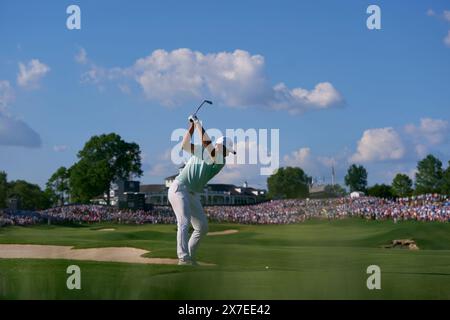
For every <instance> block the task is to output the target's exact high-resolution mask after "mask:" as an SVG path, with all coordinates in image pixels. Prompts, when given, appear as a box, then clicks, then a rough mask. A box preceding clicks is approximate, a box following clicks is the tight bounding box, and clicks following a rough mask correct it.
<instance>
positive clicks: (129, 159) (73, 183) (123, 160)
mask: <svg viewBox="0 0 450 320" xmlns="http://www.w3.org/2000/svg"><path fill="white" fill-rule="evenodd" d="M78 158H79V161H78V162H77V163H76V164H75V165H74V166H72V167H71V169H70V188H71V193H72V195H73V196H74V200H78V201H80V202H87V201H89V200H90V199H91V198H92V197H95V196H98V195H100V194H103V193H106V194H107V202H108V204H109V202H110V201H109V200H110V199H109V189H110V186H111V184H112V183H113V182H116V181H119V180H126V179H129V177H130V176H132V175H133V176H135V177H140V176H141V175H142V169H141V151H140V148H139V145H138V144H136V143H134V142H132V143H128V142H125V141H124V140H122V138H121V137H120V136H119V135H117V134H115V133H110V134H103V135H100V136H93V137H92V138H91V139H90V140H89V141H88V142H86V144H85V145H84V148H83V149H82V150H81V151H80V152H78Z"/></svg>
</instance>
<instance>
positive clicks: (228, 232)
mask: <svg viewBox="0 0 450 320" xmlns="http://www.w3.org/2000/svg"><path fill="white" fill-rule="evenodd" d="M238 232H239V230H235V229H230V230H223V231H214V232H208V234H207V235H208V236H224V235H227V234H233V233H238Z"/></svg>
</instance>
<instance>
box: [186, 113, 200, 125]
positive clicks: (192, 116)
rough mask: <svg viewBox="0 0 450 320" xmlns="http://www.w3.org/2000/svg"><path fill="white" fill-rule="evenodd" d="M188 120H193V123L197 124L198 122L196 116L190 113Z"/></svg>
mask: <svg viewBox="0 0 450 320" xmlns="http://www.w3.org/2000/svg"><path fill="white" fill-rule="evenodd" d="M188 120H189V122H193V123H194V124H197V123H198V122H199V120H198V118H197V116H194V115H190V116H189V118H188Z"/></svg>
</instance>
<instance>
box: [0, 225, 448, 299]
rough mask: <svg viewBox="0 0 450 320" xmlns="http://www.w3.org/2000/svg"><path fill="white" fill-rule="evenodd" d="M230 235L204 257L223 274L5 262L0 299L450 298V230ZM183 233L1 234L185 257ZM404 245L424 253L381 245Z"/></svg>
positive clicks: (243, 229)
mask: <svg viewBox="0 0 450 320" xmlns="http://www.w3.org/2000/svg"><path fill="white" fill-rule="evenodd" d="M99 227H103V228H115V229H116V230H115V231H110V232H99V231H96V230H95V229H98V228H99ZM225 229H238V230H239V233H237V234H231V235H224V236H215V237H207V238H206V239H205V241H204V242H203V243H202V245H201V247H200V249H199V260H201V261H204V262H211V263H214V264H217V266H214V267H199V268H193V267H179V266H170V265H138V264H126V263H104V262H102V263H101V262H91V261H67V260H66V261H64V260H31V259H0V298H6V299H450V224H443V223H418V222H402V223H398V224H394V223H392V222H391V221H384V222H378V221H365V220H360V219H347V220H341V221H320V220H313V221H308V222H306V223H303V224H298V225H287V226H274V225H268V226H250V225H227V224H211V225H210V230H211V231H218V230H225ZM175 233H176V230H175V226H174V225H144V226H127V225H109V224H102V225H100V226H99V225H81V226H80V225H77V226H44V225H42V226H34V227H8V228H1V229H0V243H14V244H51V245H72V246H76V247H77V248H90V247H111V246H114V247H118V246H128V247H136V248H142V249H145V250H149V251H151V252H150V253H149V254H148V256H150V257H170V258H176V254H175ZM402 238H412V239H414V240H415V241H416V242H417V244H418V246H419V247H420V249H421V250H419V251H409V250H401V249H383V248H381V246H383V245H384V244H387V243H389V242H390V241H391V240H393V239H402ZM71 264H76V265H78V266H80V268H81V272H82V289H81V290H78V291H77V290H73V291H70V290H68V289H67V288H66V279H67V276H68V275H67V274H66V268H67V266H69V265H71ZM373 264H375V265H378V266H380V268H381V272H382V275H381V286H382V288H381V290H368V289H367V287H366V279H367V277H368V275H367V274H366V268H367V267H368V266H369V265H373ZM266 266H267V267H268V268H266Z"/></svg>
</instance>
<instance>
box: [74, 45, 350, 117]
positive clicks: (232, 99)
mask: <svg viewBox="0 0 450 320" xmlns="http://www.w3.org/2000/svg"><path fill="white" fill-rule="evenodd" d="M124 79H133V80H134V81H135V82H136V83H137V84H138V86H139V87H140V88H141V89H142V90H143V93H144V95H145V97H146V98H147V99H149V100H153V101H158V102H159V103H161V104H162V105H165V106H178V105H181V104H183V103H186V102H190V101H198V100H201V99H203V98H204V97H208V98H210V99H212V100H214V101H217V102H218V103H222V104H224V105H227V106H230V107H247V106H262V107H267V108H272V109H277V110H280V109H282V110H287V111H289V112H291V113H294V114H295V113H302V112H304V111H307V110H312V109H326V108H330V107H333V106H336V105H339V104H342V103H343V101H344V99H343V97H342V95H341V94H340V93H339V92H338V91H337V90H336V89H335V88H334V86H333V85H332V84H331V83H329V82H321V83H318V84H317V85H316V86H315V87H314V88H313V89H312V90H307V89H303V88H299V87H297V88H292V89H290V88H288V87H287V86H286V85H285V84H284V83H279V84H277V85H275V86H273V87H272V86H271V85H270V83H269V80H268V79H267V77H266V75H265V61H264V57H262V56H261V55H251V54H250V53H249V52H247V51H244V50H235V51H233V52H219V53H208V54H203V53H201V52H198V51H192V50H190V49H186V48H184V49H176V50H173V51H170V52H169V51H165V50H162V49H159V50H155V51H153V52H152V53H151V54H150V55H149V56H147V57H144V58H140V59H138V60H137V61H136V62H135V63H134V65H133V66H131V67H128V68H112V69H104V68H101V67H98V66H96V65H94V64H92V65H91V66H90V70H89V71H88V72H86V73H85V74H84V75H83V76H82V80H83V81H84V82H91V83H94V84H99V83H101V82H102V81H105V80H106V81H117V80H124ZM121 85H123V84H121Z"/></svg>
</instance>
